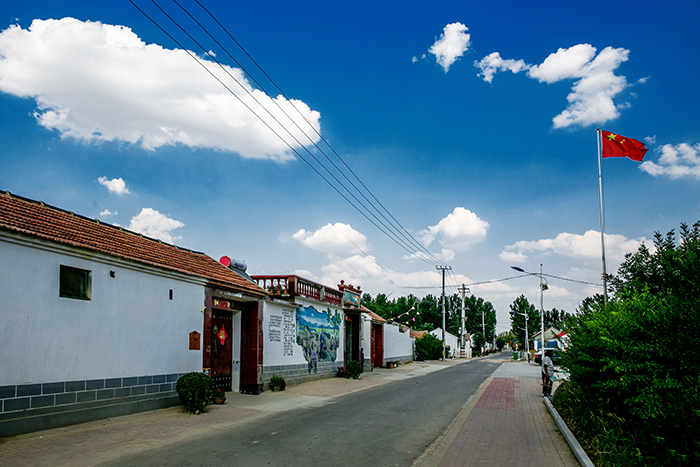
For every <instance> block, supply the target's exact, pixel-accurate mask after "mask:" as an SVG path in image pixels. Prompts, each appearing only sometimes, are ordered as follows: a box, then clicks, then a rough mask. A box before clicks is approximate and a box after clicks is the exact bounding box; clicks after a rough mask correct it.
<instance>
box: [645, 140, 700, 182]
mask: <svg viewBox="0 0 700 467" xmlns="http://www.w3.org/2000/svg"><path fill="white" fill-rule="evenodd" d="M657 152H660V153H661V155H660V156H659V162H658V164H657V163H655V162H652V161H646V162H643V163H642V165H641V167H640V168H641V169H642V170H643V171H645V172H647V173H648V174H650V175H653V176H655V177H657V176H662V175H663V176H667V177H669V178H672V179H677V178H682V177H694V178H696V179H698V180H700V143H698V144H696V145H694V146H691V145H690V144H687V143H681V144H677V145H672V144H664V145H663V146H662V147H661V148H660V150H658V151H657Z"/></svg>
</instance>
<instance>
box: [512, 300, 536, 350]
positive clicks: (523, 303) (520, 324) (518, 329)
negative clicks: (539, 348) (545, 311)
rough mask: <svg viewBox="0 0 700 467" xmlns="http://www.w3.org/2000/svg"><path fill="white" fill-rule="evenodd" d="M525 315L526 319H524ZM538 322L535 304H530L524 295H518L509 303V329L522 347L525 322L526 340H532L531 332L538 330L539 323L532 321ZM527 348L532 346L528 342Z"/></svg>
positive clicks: (523, 345)
mask: <svg viewBox="0 0 700 467" xmlns="http://www.w3.org/2000/svg"><path fill="white" fill-rule="evenodd" d="M525 316H527V321H526V320H525ZM539 322H540V314H539V313H538V311H537V309H536V308H535V305H533V304H531V303H530V302H529V301H528V300H527V298H526V297H525V295H520V296H519V297H518V298H516V299H515V300H514V301H513V303H512V304H511V305H510V326H511V331H512V332H513V334H514V335H515V337H516V339H517V340H518V342H519V343H520V346H521V348H522V349H524V348H525V325H526V323H527V330H528V332H527V334H528V340H529V341H530V342H532V334H534V333H535V332H537V330H539V327H540V326H539V325H537V324H533V323H539ZM533 331H534V332H533ZM528 348H530V349H532V348H533V346H532V345H531V344H528Z"/></svg>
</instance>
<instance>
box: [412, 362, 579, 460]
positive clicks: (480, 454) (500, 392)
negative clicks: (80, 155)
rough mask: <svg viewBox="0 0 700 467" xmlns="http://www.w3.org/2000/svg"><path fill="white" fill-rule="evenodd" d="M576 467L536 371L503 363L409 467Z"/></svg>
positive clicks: (529, 365) (519, 364) (529, 366)
mask: <svg viewBox="0 0 700 467" xmlns="http://www.w3.org/2000/svg"><path fill="white" fill-rule="evenodd" d="M413 465H414V467H435V466H441V467H451V466H470V467H471V466H493V465H498V466H531V465H537V466H572V467H574V466H579V465H580V464H579V462H578V461H577V460H576V458H575V457H574V455H573V453H572V452H571V449H570V448H569V445H568V444H567V443H566V440H565V439H564V437H563V436H562V434H561V433H560V432H559V430H558V429H557V426H556V424H555V422H554V420H553V419H552V416H551V415H550V414H549V412H548V411H547V408H546V406H545V404H544V403H543V400H542V383H541V377H540V367H539V366H537V365H535V364H534V363H527V362H525V361H517V362H514V361H508V362H505V363H503V364H502V365H501V366H500V367H499V368H498V370H496V371H495V372H494V373H493V375H492V376H491V378H488V379H487V380H486V381H485V382H484V384H482V386H481V388H480V389H479V391H478V392H477V393H476V394H475V395H474V397H473V398H472V399H471V401H470V402H469V403H468V404H467V405H466V407H465V408H464V409H463V410H462V412H461V413H460V414H459V415H458V416H457V418H456V419H455V420H454V421H453V422H452V424H451V425H450V427H448V429H447V430H445V432H443V434H442V436H441V437H440V438H438V439H437V440H436V441H435V442H434V443H433V445H432V446H430V447H429V448H428V449H427V450H426V452H425V453H424V454H423V455H422V456H421V457H419V458H418V459H417V460H416V462H415V463H414V464H413Z"/></svg>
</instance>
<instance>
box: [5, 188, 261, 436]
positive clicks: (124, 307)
mask: <svg viewBox="0 0 700 467" xmlns="http://www.w3.org/2000/svg"><path fill="white" fill-rule="evenodd" d="M0 262H1V263H2V266H3V267H2V268H0V322H1V323H2V326H0V345H1V346H2V358H0V436H3V435H5V436H7V435H9V434H14V433H17V432H18V430H21V431H31V430H33V429H41V428H51V427H54V426H60V425H65V424H70V423H76V422H81V421H86V420H88V419H94V418H101V417H109V416H113V415H115V414H123V413H128V412H130V411H137V410H149V409H152V408H156V407H159V406H163V405H170V404H172V403H176V402H177V399H176V398H174V394H175V393H174V389H175V382H176V381H177V379H178V377H179V376H181V375H183V374H185V373H188V372H192V371H196V372H201V371H205V372H211V374H212V376H213V377H221V378H223V380H222V381H223V382H220V385H221V386H222V387H227V389H228V390H230V389H231V385H232V375H233V374H234V365H233V361H232V358H231V357H232V355H231V349H232V348H239V349H243V350H242V353H243V355H242V357H241V358H240V359H239V360H240V361H241V362H243V363H241V362H239V366H238V370H239V373H240V375H243V376H240V375H239V376H240V377H242V378H243V380H244V382H245V381H246V380H245V378H246V377H247V378H252V381H250V384H251V386H252V387H253V386H255V385H256V383H257V381H256V368H257V367H256V364H257V362H258V360H260V359H261V356H260V358H258V355H257V351H256V349H255V345H256V336H255V334H256V332H257V331H256V330H257V326H258V319H257V318H258V316H259V314H260V308H261V306H260V305H259V302H260V301H261V299H262V298H263V297H264V296H265V292H264V291H263V290H262V289H260V288H259V287H258V286H257V285H255V284H254V283H252V282H250V281H248V280H246V279H245V278H244V277H242V276H241V275H239V274H237V273H236V272H234V271H233V270H231V269H230V268H227V267H225V266H223V265H222V264H220V263H218V262H217V261H215V260H214V259H212V258H210V257H208V256H207V255H205V254H203V253H198V252H194V251H191V250H186V249H182V248H179V247H177V246H173V245H169V244H166V243H163V242H161V241H159V240H154V239H150V238H147V237H144V236H143V235H140V234H136V233H133V232H129V231H127V230H124V229H122V228H120V227H114V226H111V225H106V224H103V223H101V222H100V221H98V220H93V219H89V218H86V217H82V216H79V215H76V214H74V213H72V212H68V211H64V210H61V209H58V208H54V207H51V206H47V205H45V204H44V203H43V202H36V201H32V200H28V199H25V198H21V197H18V196H15V195H12V194H10V193H7V192H0ZM217 323H218V324H217ZM214 328H215V329H216V332H214V331H213V329H214ZM244 328H245V329H247V330H248V332H247V334H246V332H245V330H244ZM249 335H250V336H249ZM232 341H233V342H235V344H232ZM246 342H247V343H246ZM227 349H228V352H229V353H228V354H227V353H226V352H227ZM246 362H247V363H246ZM260 363H261V362H260ZM235 385H236V386H238V381H236V384H235ZM108 401H112V402H110V403H109V404H106V402H108ZM117 402H124V403H125V404H127V403H132V404H131V405H129V406H128V407H127V406H125V405H122V406H121V407H120V408H119V410H118V412H116V413H114V412H109V411H107V410H106V409H105V408H104V407H105V406H106V405H109V406H113V407H116V406H117ZM61 408H70V409H72V408H75V409H76V410H73V411H72V413H74V414H78V415H74V416H73V418H71V417H68V416H66V415H65V414H64V415H61V416H59V415H55V414H56V413H60V412H61V410H60V409H61ZM89 408H92V409H94V410H92V411H90V410H87V409H89ZM49 409H51V410H49ZM77 409H81V410H77ZM48 412H53V413H54V415H50V414H48ZM64 412H67V411H64ZM44 413H47V415H45V416H41V417H36V416H34V417H31V416H32V415H37V414H44ZM22 418H24V419H25V421H24V422H22V423H20V422H17V420H20V419H22ZM28 419H33V420H36V421H37V423H39V425H37V426H30V425H28V424H27V423H28V422H27V420H28ZM13 420H14V422H13ZM18 423H19V424H21V425H22V427H23V428H17V427H18Z"/></svg>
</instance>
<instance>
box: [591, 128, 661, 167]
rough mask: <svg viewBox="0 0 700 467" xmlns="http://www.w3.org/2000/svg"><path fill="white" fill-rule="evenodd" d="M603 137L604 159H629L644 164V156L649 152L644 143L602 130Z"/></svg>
mask: <svg viewBox="0 0 700 467" xmlns="http://www.w3.org/2000/svg"><path fill="white" fill-rule="evenodd" d="M600 133H601V134H602V135H603V137H602V140H603V146H602V148H603V157H604V158H605V157H629V158H630V159H632V160H633V161H637V162H642V159H644V154H646V153H647V151H648V150H649V149H648V148H647V147H646V146H645V145H644V143H642V142H641V141H637V140H636V139H632V138H625V137H624V136H620V135H616V134H615V133H610V132H609V131H603V130H600Z"/></svg>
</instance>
